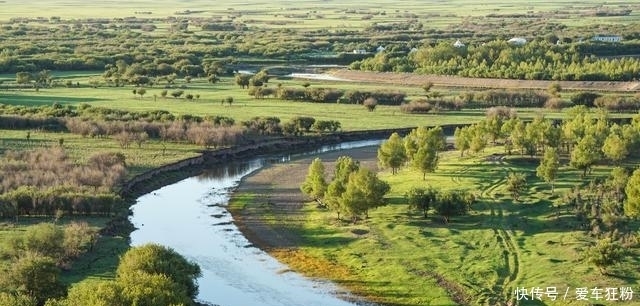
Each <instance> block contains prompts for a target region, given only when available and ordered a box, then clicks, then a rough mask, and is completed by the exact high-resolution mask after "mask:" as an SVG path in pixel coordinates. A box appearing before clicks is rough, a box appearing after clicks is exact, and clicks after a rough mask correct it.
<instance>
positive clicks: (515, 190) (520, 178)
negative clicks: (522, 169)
mask: <svg viewBox="0 0 640 306" xmlns="http://www.w3.org/2000/svg"><path fill="white" fill-rule="evenodd" d="M506 184H507V191H509V192H510V193H511V197H513V199H514V200H516V201H518V200H519V199H520V195H521V194H522V193H523V192H524V191H526V190H527V177H526V176H525V175H524V173H515V172H511V173H509V176H507V182H506Z"/></svg>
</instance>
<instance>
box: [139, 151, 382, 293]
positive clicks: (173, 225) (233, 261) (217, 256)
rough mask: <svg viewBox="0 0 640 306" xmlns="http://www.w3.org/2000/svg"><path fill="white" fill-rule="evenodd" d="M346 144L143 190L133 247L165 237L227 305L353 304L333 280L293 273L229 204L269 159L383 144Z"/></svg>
mask: <svg viewBox="0 0 640 306" xmlns="http://www.w3.org/2000/svg"><path fill="white" fill-rule="evenodd" d="M379 143H380V141H377V140H376V141H357V142H347V143H342V144H340V145H334V146H325V147H323V148H321V149H319V150H316V151H313V152H307V153H303V154H295V155H290V154H283V155H274V156H264V157H256V158H253V159H251V160H246V161H239V162H233V163H229V164H226V165H219V166H215V167H212V168H209V169H206V170H205V171H204V173H203V174H202V175H199V176H196V177H191V178H188V179H185V180H182V181H180V182H177V183H175V184H171V185H168V186H165V187H163V188H160V189H158V190H155V191H153V192H150V193H148V194H146V195H143V196H141V197H139V198H138V199H137V202H136V204H134V205H133V206H132V208H131V209H132V212H133V214H132V216H131V217H130V220H131V222H132V223H133V225H134V226H135V227H136V228H137V229H136V230H135V231H133V232H132V233H131V245H133V246H136V245H142V244H145V243H150V242H153V243H158V244H161V245H165V246H168V247H171V248H173V249H175V250H176V251H177V252H179V253H180V254H182V255H183V256H184V257H186V258H187V259H189V260H191V261H194V262H196V263H197V264H198V265H200V268H201V269H202V277H200V278H199V279H198V284H199V287H200V292H199V294H198V300H199V301H200V302H203V303H208V304H212V305H221V306H246V305H262V306H292V305H307V306H314V305H317V306H348V305H355V304H353V303H350V302H347V301H344V300H342V299H339V298H338V297H337V296H338V295H344V294H345V293H344V292H340V291H339V288H337V287H336V286H334V285H333V284H331V283H328V282H321V281H316V280H310V279H307V278H305V277H303V276H301V275H299V274H297V273H293V272H288V271H289V270H288V269H287V267H286V266H284V265H283V264H281V263H279V262H278V261H277V260H275V259H274V258H272V257H271V256H269V255H268V254H267V253H265V252H263V251H262V250H260V249H258V248H256V247H253V246H252V245H251V243H250V242H249V241H248V240H247V239H246V238H245V237H244V236H243V235H242V233H241V232H240V231H239V230H238V228H237V227H236V226H235V225H234V224H233V219H232V216H231V214H230V213H229V212H228V211H227V209H226V206H227V204H228V201H229V197H230V196H231V193H232V192H233V190H234V189H235V187H237V186H238V184H239V183H240V180H241V179H242V178H243V177H244V176H246V175H248V174H251V173H252V172H254V171H256V170H258V169H260V168H262V167H264V166H265V165H267V164H269V163H276V162H277V163H279V162H286V161H289V160H291V159H292V158H295V157H296V156H298V155H311V154H317V153H320V152H327V151H333V150H341V149H349V148H357V147H366V146H372V145H378V144H379Z"/></svg>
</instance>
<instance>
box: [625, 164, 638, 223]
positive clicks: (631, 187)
mask: <svg viewBox="0 0 640 306" xmlns="http://www.w3.org/2000/svg"><path fill="white" fill-rule="evenodd" d="M624 192H625V194H626V195H627V200H626V201H625V203H624V214H625V215H627V216H629V217H631V218H637V217H638V216H640V169H636V170H635V171H633V174H631V177H630V178H629V181H628V182H627V186H626V187H625V188H624Z"/></svg>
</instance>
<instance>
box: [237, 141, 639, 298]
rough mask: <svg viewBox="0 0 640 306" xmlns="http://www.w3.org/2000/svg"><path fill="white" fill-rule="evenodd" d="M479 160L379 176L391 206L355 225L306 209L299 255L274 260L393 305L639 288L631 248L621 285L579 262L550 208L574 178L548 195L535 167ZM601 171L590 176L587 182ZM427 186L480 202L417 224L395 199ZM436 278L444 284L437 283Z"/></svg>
mask: <svg viewBox="0 0 640 306" xmlns="http://www.w3.org/2000/svg"><path fill="white" fill-rule="evenodd" d="M497 150H498V149H495V148H493V149H490V150H487V153H492V152H498V151H497ZM487 155H488V154H481V155H479V156H477V157H474V156H472V157H464V158H459V152H446V153H444V154H443V155H442V162H441V165H440V167H439V169H438V171H437V172H436V173H433V174H429V175H428V176H427V180H426V181H423V180H422V174H421V173H418V172H417V171H414V170H411V169H402V170H401V171H400V173H399V174H397V175H391V174H390V172H382V173H381V174H380V176H381V177H382V178H383V179H385V180H387V181H388V182H390V183H391V185H392V190H391V194H390V205H388V206H386V207H382V208H379V209H377V210H375V211H373V212H371V213H370V218H369V219H368V220H366V221H363V222H361V223H359V224H356V225H352V224H336V220H335V215H333V214H331V213H328V212H322V211H318V210H317V209H316V208H315V205H313V204H310V205H309V206H308V207H307V208H306V209H305V212H306V214H307V219H306V220H307V221H306V224H305V226H304V227H303V228H301V229H298V233H299V235H301V236H302V237H303V243H302V245H301V248H300V249H299V251H290V250H287V251H282V250H280V251H274V254H275V256H276V257H278V258H279V259H281V260H283V261H284V262H286V263H287V264H289V265H290V266H291V267H292V268H293V269H295V270H300V271H303V272H305V273H309V274H310V275H312V276H320V277H325V278H330V279H332V280H333V281H335V282H337V283H340V284H342V285H344V286H345V287H347V288H350V289H352V290H354V291H356V292H359V293H361V294H362V295H363V296H367V297H369V298H372V299H373V300H377V301H381V302H385V303H388V304H391V305H451V304H453V302H452V300H451V299H450V296H451V295H452V294H453V295H455V294H456V293H455V292H456V290H459V291H464V292H466V294H467V296H468V297H469V298H470V302H471V304H478V305H480V304H482V305H486V304H488V305H491V304H495V303H496V299H500V300H507V299H510V298H512V297H513V290H514V289H515V288H516V287H526V288H531V287H541V288H546V287H557V289H558V291H559V292H561V293H562V294H561V295H563V294H564V292H565V290H566V289H567V288H569V290H570V291H569V295H568V298H567V299H566V300H564V301H560V300H558V301H556V302H552V301H551V300H549V299H546V300H545V301H544V302H545V305H568V304H570V305H586V304H580V302H577V301H575V295H574V292H575V291H574V290H575V288H576V287H589V288H593V287H596V286H597V287H599V288H605V287H620V286H632V287H635V288H637V286H638V285H639V284H640V282H639V281H638V280H639V277H640V273H638V271H637V270H636V269H635V268H634V267H636V266H637V264H638V259H637V258H638V256H637V255H638V254H637V250H634V251H633V252H635V253H634V254H635V255H632V256H630V257H629V258H628V259H627V261H625V262H624V263H623V264H622V265H620V266H617V267H616V268H614V269H613V270H612V272H613V273H612V274H614V275H625V276H624V277H612V276H601V275H600V274H599V273H598V272H597V269H595V268H594V267H593V266H591V265H589V264H587V263H585V262H584V261H583V260H582V259H581V251H582V250H583V249H584V248H585V247H586V246H587V245H588V243H589V241H590V238H588V237H587V236H585V234H584V233H583V232H582V231H579V230H577V229H576V226H577V224H576V223H575V221H574V218H573V217H572V215H571V214H570V213H568V212H567V210H566V209H565V208H564V207H561V208H559V210H558V211H559V217H558V218H556V216H555V210H554V208H553V206H552V205H551V203H552V201H553V199H555V198H556V197H557V195H558V194H561V193H562V192H563V191H564V190H566V189H567V188H570V187H572V186H573V185H575V184H578V183H579V180H578V177H579V173H578V172H577V171H574V170H573V169H570V168H569V167H565V168H563V169H562V171H561V173H562V175H561V177H560V178H559V180H558V181H559V182H561V183H558V184H557V188H556V195H554V196H551V195H550V194H549V187H548V185H546V184H545V183H543V182H541V181H539V180H538V179H537V178H536V177H535V167H536V166H537V163H536V162H533V163H532V162H530V161H528V160H526V159H521V158H519V157H507V158H504V159H502V158H493V159H487V158H486V156H487ZM509 170H515V171H525V172H526V173H527V174H528V182H529V190H528V192H527V193H526V194H525V195H524V196H523V197H522V198H521V201H520V202H513V201H512V200H511V198H510V197H509V195H508V192H507V191H506V189H505V186H504V177H505V175H506V173H507V171H509ZM607 171H608V170H607V169H605V168H604V167H603V168H597V169H595V170H594V175H607V174H608V172H607ZM426 184H429V185H431V186H434V187H436V188H438V189H443V190H444V189H468V190H470V191H471V192H474V193H476V194H477V195H478V196H479V203H478V204H476V205H475V206H474V207H473V211H472V212H471V213H470V214H469V215H468V216H464V217H455V218H453V221H452V222H451V223H450V224H446V225H445V224H442V222H441V221H440V219H439V218H437V217H431V218H428V219H424V218H422V217H421V216H420V215H419V213H417V212H411V211H410V210H409V209H408V207H407V205H406V204H405V200H404V199H403V194H404V193H405V192H406V191H407V190H409V189H410V188H411V187H417V186H424V185H426ZM245 196H246V195H245ZM239 201H240V202H241V203H236V204H235V205H236V208H237V209H251V208H250V205H251V197H250V196H247V197H244V198H243V197H240V198H239ZM437 278H444V281H442V280H441V281H440V282H439V283H438V285H436V280H435V279H437ZM443 287H446V288H449V293H447V292H446V291H445V290H444V289H443ZM452 288H453V290H451V289H452ZM460 289H462V290H460ZM543 290H544V289H543ZM600 302H602V301H600ZM525 305H527V304H526V303H525ZM531 305H539V304H536V303H533V304H531ZM540 305H541V304H540ZM626 305H632V304H626Z"/></svg>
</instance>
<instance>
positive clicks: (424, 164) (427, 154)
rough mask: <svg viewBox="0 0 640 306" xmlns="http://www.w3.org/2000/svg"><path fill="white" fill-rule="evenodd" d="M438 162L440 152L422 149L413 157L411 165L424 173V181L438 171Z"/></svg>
mask: <svg viewBox="0 0 640 306" xmlns="http://www.w3.org/2000/svg"><path fill="white" fill-rule="evenodd" d="M438 160H439V158H438V152H437V151H436V150H435V149H434V148H433V147H422V148H419V149H418V152H416V154H414V155H413V159H412V161H411V163H412V165H413V167H415V168H416V169H418V170H420V171H421V172H422V179H423V180H425V179H426V178H427V173H432V172H434V171H436V168H437V167H438Z"/></svg>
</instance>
